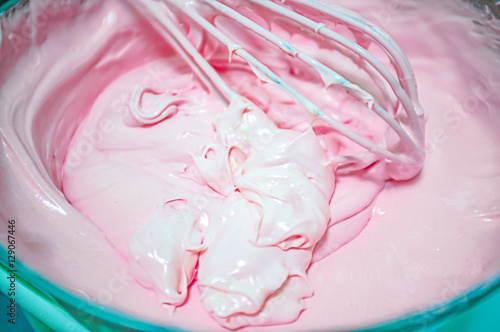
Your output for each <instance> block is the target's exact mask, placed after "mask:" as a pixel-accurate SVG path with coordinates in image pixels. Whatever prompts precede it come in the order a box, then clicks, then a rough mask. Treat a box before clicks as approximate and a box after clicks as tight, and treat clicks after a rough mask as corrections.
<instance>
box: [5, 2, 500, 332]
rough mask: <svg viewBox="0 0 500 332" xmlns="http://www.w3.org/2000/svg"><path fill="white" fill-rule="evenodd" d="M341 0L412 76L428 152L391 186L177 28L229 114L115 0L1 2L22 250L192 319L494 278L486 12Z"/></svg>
mask: <svg viewBox="0 0 500 332" xmlns="http://www.w3.org/2000/svg"><path fill="white" fill-rule="evenodd" d="M327 2H330V1H327ZM331 2H333V1H331ZM344 2H345V5H346V6H348V8H351V9H354V10H356V11H358V12H359V13H361V14H363V15H365V16H366V17H368V18H369V19H371V20H372V21H374V22H375V23H376V24H379V25H380V26H381V27H382V28H384V29H386V30H387V31H388V32H389V33H390V34H391V35H392V36H393V37H394V38H395V39H396V40H397V41H398V43H400V45H401V47H402V48H403V50H404V51H405V53H406V54H407V55H408V57H409V59H410V62H411V64H412V66H413V69H414V70H415V73H416V77H417V82H418V84H419V95H420V100H421V103H422V106H423V108H424V109H425V112H426V116H427V125H426V132H427V139H426V149H427V159H426V162H425V167H424V170H423V171H422V173H420V174H419V175H418V176H417V177H416V178H414V179H413V180H411V181H407V182H396V181H389V180H388V179H389V178H390V176H389V175H388V174H387V171H386V169H385V165H384V164H382V163H377V164H376V165H374V166H372V167H369V168H366V169H363V170H360V171H357V172H351V173H345V172H342V170H341V169H337V163H336V160H335V156H337V155H340V154H348V153H353V152H357V151H362V148H360V147H358V146H357V145H356V144H354V143H351V142H350V141H348V140H347V139H345V138H343V137H342V136H341V135H339V134H337V133H335V131H333V130H332V129H330V128H329V127H327V126H325V125H324V124H321V123H317V122H315V123H314V125H313V126H312V127H310V126H309V122H308V118H307V116H305V115H304V113H303V112H302V111H301V110H300V108H299V107H298V106H296V105H295V104H294V103H293V102H291V101H290V99H289V98H288V97H287V96H286V95H284V94H283V93H282V92H280V91H279V89H278V88H277V87H275V86H272V85H267V84H265V85H262V84H261V82H260V80H259V79H258V78H257V77H256V76H255V75H254V73H253V72H252V71H251V70H250V69H249V68H247V67H245V65H244V64H243V63H242V62H241V61H240V59H238V58H236V57H233V59H232V62H231V64H228V63H227V55H228V54H227V49H225V48H224V47H221V46H218V44H217V43H215V42H214V41H213V40H211V39H208V40H205V39H203V38H201V36H200V34H199V33H197V31H195V30H194V29H193V31H191V32H190V39H191V40H192V42H193V43H195V44H196V45H201V46H200V48H201V50H202V53H203V54H204V56H205V57H206V58H209V59H210V62H211V64H212V65H214V67H215V68H216V69H217V70H218V71H219V72H220V73H221V75H222V76H223V78H224V79H225V80H226V81H227V82H228V83H229V85H230V86H231V87H232V88H233V89H234V90H235V91H236V92H238V93H240V94H242V95H243V96H245V97H246V98H248V99H249V100H250V101H252V102H254V103H255V105H252V104H251V102H249V101H246V100H244V99H238V100H235V101H234V102H233V103H231V105H230V106H229V107H227V105H226V103H225V102H224V101H223V100H222V99H221V98H220V96H219V95H218V94H215V93H213V92H211V91H210V90H209V89H207V88H206V87H205V86H204V85H203V83H202V82H201V81H199V80H198V79H197V78H196V75H195V74H193V72H192V70H191V69H190V67H189V66H188V64H187V63H186V62H185V61H184V59H183V58H182V57H181V56H180V55H178V54H176V52H175V51H174V50H173V49H172V48H171V47H170V46H169V44H168V43H166V42H165V41H164V39H163V37H161V36H160V35H159V33H158V32H157V31H156V29H155V28H153V27H152V26H151V25H150V24H149V21H150V20H149V17H148V13H147V11H144V12H140V13H139V12H137V10H136V9H135V7H133V6H131V5H129V4H128V3H127V2H124V1H118V0H108V1H106V2H103V3H101V2H98V1H88V2H86V3H85V4H83V5H78V6H77V5H75V4H63V3H64V2H62V1H56V0H55V1H52V2H51V3H50V4H49V5H47V2H45V1H32V5H31V6H30V9H29V11H28V10H26V11H25V12H24V13H17V15H13V16H10V17H4V18H3V19H2V35H1V37H2V38H1V44H0V54H1V61H0V72H1V73H2V74H1V75H0V86H1V87H2V88H1V95H0V105H1V106H2V112H1V113H0V130H1V135H2V136H1V138H2V143H3V144H2V158H1V159H0V169H1V177H0V181H1V183H2V185H1V186H0V188H1V189H0V200H1V201H2V205H1V209H0V215H1V218H2V220H8V218H15V219H16V220H18V223H17V227H18V232H19V234H20V235H19V243H18V252H19V255H20V257H21V259H22V260H23V261H24V262H26V263H28V264H29V265H30V266H31V267H32V268H34V269H35V270H36V271H38V272H40V273H42V274H44V275H46V276H47V277H49V278H50V279H51V280H53V281H54V282H56V283H58V284H61V285H63V286H64V287H66V288H68V289H70V290H73V291H75V292H77V293H78V294H80V295H82V296H84V297H86V298H89V299H92V300H94V301H96V302H99V303H101V304H105V305H109V306H112V307H114V308H117V309H119V310H122V311H124V312H126V313H130V314H132V315H134V316H137V317H141V318H143V319H146V320H150V321H154V322H157V323H160V324H172V325H176V326H179V327H183V328H186V329H191V330H224V327H226V328H231V329H235V328H239V327H242V326H248V325H250V326H255V330H256V331H259V330H264V329H265V330H266V331H273V330H282V329H283V328H284V327H283V325H276V324H290V325H287V326H286V329H287V330H290V331H302V330H324V329H352V328H356V327H362V326H367V325H370V324H373V323H377V322H380V321H383V320H386V319H390V318H396V317H398V316H400V315H402V314H405V313H408V312H412V311H416V310H419V309H422V308H425V307H428V306H430V305H433V304H436V303H439V302H441V301H444V300H446V299H448V298H451V297H453V296H455V295H458V293H460V292H461V291H463V290H465V289H467V288H469V287H471V286H473V285H474V284H476V283H478V282H480V281H483V280H484V279H486V278H488V277H490V276H492V275H493V274H495V273H496V272H498V271H499V270H500V256H499V255H498V252H500V206H499V205H498V202H499V201H500V192H499V190H498V188H500V147H499V146H498V141H499V139H500V132H499V131H498V127H499V125H500V112H499V110H498V105H500V69H499V68H500V66H499V59H498V56H497V55H496V53H495V52H497V53H498V45H496V44H495V41H494V37H495V34H494V33H495V31H498V25H497V24H496V23H494V22H487V21H486V20H485V19H484V18H482V17H480V14H479V13H476V12H474V11H473V10H472V9H470V8H469V6H467V5H466V4H464V3H461V2H457V1H448V2H447V3H439V4H436V3H434V2H433V1H430V0H429V1H420V2H418V3H416V2H412V1H400V2H397V3H393V2H391V3H387V2H386V1H369V2H367V1H361V0H357V1H344ZM44 17H45V18H46V21H42V18H44ZM26 18H27V22H28V23H23V22H24V20H25V19H26ZM474 20H477V21H478V22H483V23H482V24H474V23H473V21H474ZM219 23H220V24H221V25H222V26H225V27H227V28H228V29H230V30H231V28H232V31H234V33H233V37H234V38H236V39H238V40H241V41H242V44H243V42H245V45H247V44H249V45H250V51H251V53H252V54H254V55H256V57H258V58H260V59H264V60H265V61H264V62H265V64H266V65H268V66H269V67H270V68H272V69H273V70H274V71H275V72H276V73H279V74H280V75H281V76H282V77H283V78H285V80H287V81H288V82H291V84H293V85H294V86H296V87H297V88H299V89H300V90H301V92H303V93H304V94H305V95H306V96H307V97H309V98H310V99H312V100H314V101H315V102H316V103H317V104H318V106H320V107H321V108H322V109H323V110H325V111H327V112H329V113H331V114H337V115H338V116H339V117H340V119H342V121H345V122H350V123H351V125H352V126H353V127H355V128H356V130H357V131H358V132H361V133H363V134H364V135H365V136H370V137H381V136H383V133H384V132H385V129H386V127H385V125H384V124H383V123H382V122H381V121H380V120H379V119H378V118H377V117H376V116H375V115H373V114H370V113H367V112H368V111H367V110H366V108H364V105H362V104H361V103H358V102H356V101H354V100H353V99H352V98H351V97H349V96H348V95H347V94H346V93H345V92H344V91H343V90H341V89H337V88H335V87H331V88H329V89H328V92H326V90H325V88H324V84H323V82H322V81H321V79H320V78H318V77H315V76H314V75H312V74H309V72H308V71H307V70H306V68H304V67H302V66H301V65H300V64H298V63H296V62H294V61H293V60H292V59H291V58H287V57H285V56H284V55H282V54H281V53H280V52H279V51H278V50H275V49H274V48H272V47H270V46H269V47H261V46H262V45H267V44H266V43H265V42H261V41H260V40H258V39H250V37H249V35H247V34H246V33H244V32H242V31H241V30H239V29H237V28H234V27H235V26H236V25H234V26H233V25H231V24H234V23H231V22H230V21H227V22H225V21H223V20H222V19H221V21H220V22H219ZM27 27H31V32H30V35H29V36H26V34H27V33H28V32H29V31H28V30H29V29H28V28H27ZM338 29H339V31H342V32H343V33H346V34H347V35H348V34H349V33H350V32H349V31H347V30H342V27H339V28H338ZM495 29H496V30H495ZM27 31H28V32H27ZM89 31H91V32H92V33H90V34H89ZM272 31H273V32H275V33H277V34H279V35H280V36H283V37H286V39H287V40H290V41H292V42H293V43H295V44H298V45H306V46H307V51H308V53H310V54H311V55H313V56H315V57H316V58H318V59H320V60H321V61H323V62H325V63H327V64H330V65H331V66H332V67H334V68H335V69H336V70H338V71H339V72H341V73H342V74H344V75H346V76H348V77H350V78H351V79H352V80H354V81H356V82H359V84H360V85H363V86H364V87H366V86H368V87H369V90H370V91H369V92H370V93H371V94H372V95H374V96H375V97H376V98H377V99H378V100H385V103H386V104H388V105H389V104H391V103H393V102H394V101H393V100H392V99H391V97H388V96H385V95H384V94H383V92H382V90H381V89H380V88H379V87H377V85H376V84H370V82H372V78H371V77H370V76H369V75H368V74H367V73H366V72H365V71H364V70H362V69H361V68H360V67H358V65H357V64H356V63H354V62H353V61H352V60H350V59H349V57H346V56H345V54H343V53H342V52H341V50H340V49H337V50H334V51H325V49H324V45H323V43H322V42H321V41H320V40H319V39H314V38H315V37H312V38H313V40H311V39H310V38H304V36H303V35H301V34H298V33H297V32H296V31H295V30H294V28H293V27H291V26H288V25H287V24H284V23H282V22H281V23H279V22H278V23H274V24H273V25H272ZM83 41H85V42H83ZM370 50H371V51H373V52H377V49H376V48H373V50H372V49H370ZM261 109H262V110H261ZM157 110H160V111H161V112H156V111H157ZM155 112H156V113H155ZM138 114H142V115H138ZM146 117H148V119H149V120H147V121H145V120H144V119H145V118H146ZM145 122H147V123H145ZM290 188H293V190H290ZM257 221H258V222H257ZM6 230H7V227H2V230H1V232H3V233H2V241H4V240H3V239H5V236H3V235H4V232H6ZM161 262H168V264H162V263H161ZM311 263H312V264H311ZM166 266H167V268H165V267H166ZM193 317H196V319H193ZM260 325H264V326H265V327H257V326H260Z"/></svg>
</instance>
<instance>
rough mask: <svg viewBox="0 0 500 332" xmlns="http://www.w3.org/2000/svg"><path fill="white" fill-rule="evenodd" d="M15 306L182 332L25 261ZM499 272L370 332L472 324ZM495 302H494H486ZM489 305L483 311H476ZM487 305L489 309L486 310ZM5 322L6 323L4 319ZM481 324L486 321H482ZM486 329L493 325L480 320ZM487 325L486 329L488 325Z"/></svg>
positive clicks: (85, 322) (51, 320)
mask: <svg viewBox="0 0 500 332" xmlns="http://www.w3.org/2000/svg"><path fill="white" fill-rule="evenodd" d="M26 3H27V1H23V0H8V1H0V15H2V14H4V13H5V11H6V10H7V9H9V8H11V7H14V6H20V5H26ZM473 3H474V4H475V5H476V6H478V7H480V8H482V9H484V10H486V11H487V12H488V13H490V15H492V16H495V15H498V13H499V9H500V7H499V6H496V5H495V4H496V3H497V2H496V1H491V0H485V1H473ZM7 251H8V248H5V247H4V246H0V284H1V285H2V290H4V289H8V286H9V280H8V276H9V274H10V272H9V269H8V266H9V265H8V261H7V256H8V254H7ZM16 270H17V272H16V275H17V276H16V278H17V279H16V290H17V291H16V301H17V303H18V304H19V305H20V306H21V307H22V309H23V310H24V312H25V314H26V316H27V319H28V320H29V322H30V323H31V325H32V326H33V328H34V329H35V330H36V331H51V330H56V331H88V330H91V331H133V330H140V331H181V330H180V329H177V328H175V327H168V326H160V325H157V324H154V323H150V322H147V321H144V320H141V319H138V318H136V317H133V316H130V315H128V314H125V313H123V312H120V311H118V310H115V309H113V308H110V307H107V306H104V305H101V304H99V303H96V302H92V301H89V300H88V299H86V298H84V297H82V296H79V295H77V294H75V293H73V292H70V291H68V290H66V289H65V288H63V287H61V286H59V285H57V284H55V283H53V282H51V281H50V280H49V279H47V278H46V277H44V276H43V275H40V274H38V273H37V272H35V271H34V270H32V269H31V268H30V267H29V266H27V265H25V264H23V262H21V261H19V260H17V262H16ZM499 299H500V271H499V273H497V274H496V275H495V276H493V277H491V278H489V279H487V280H485V281H483V282H481V283H480V284H478V285H476V286H474V287H471V288H469V289H467V290H466V291H464V292H462V293H461V294H458V295H457V296H455V297H453V298H451V299H449V300H446V301H444V302H441V303H439V304H437V305H434V306H431V307H428V308H425V309H423V310H420V311H417V312H412V313H409V314H406V315H404V316H401V317H399V318H397V319H393V320H390V321H386V322H383V323H381V324H377V325H375V326H371V327H369V328H366V329H365V330H366V331H408V330H438V329H445V328H446V327H447V326H448V328H450V329H454V330H456V328H457V324H461V323H460V322H462V321H463V319H464V318H460V319H462V321H461V320H456V316H458V315H462V316H463V314H467V313H469V314H470V316H469V319H477V318H478V317H482V316H481V314H484V313H488V312H493V313H494V312H495V310H496V311H497V312H498V311H500V301H499ZM486 302H491V303H486ZM481 303H484V304H483V306H482V307H481V311H479V312H478V311H476V312H474V309H473V308H474V307H475V306H476V305H478V304H481ZM485 305H486V306H485ZM2 319H4V318H2ZM481 319H482V318H481ZM490 319H491V323H492V324H496V326H497V327H498V326H499V322H498V318H496V317H494V316H493V317H490ZM481 323H482V324H488V321H485V320H484V319H482V320H481ZM485 326H487V325H485Z"/></svg>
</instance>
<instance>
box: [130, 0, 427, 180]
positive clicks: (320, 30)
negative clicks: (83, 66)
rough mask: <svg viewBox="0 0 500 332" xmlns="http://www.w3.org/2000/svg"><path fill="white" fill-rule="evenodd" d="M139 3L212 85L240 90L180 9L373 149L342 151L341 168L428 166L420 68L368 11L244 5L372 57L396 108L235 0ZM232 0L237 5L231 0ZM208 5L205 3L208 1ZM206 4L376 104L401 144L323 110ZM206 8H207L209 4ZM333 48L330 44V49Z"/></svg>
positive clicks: (408, 170) (262, 0) (300, 4)
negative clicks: (210, 58) (198, 41)
mask: <svg viewBox="0 0 500 332" xmlns="http://www.w3.org/2000/svg"><path fill="white" fill-rule="evenodd" d="M133 3H134V4H135V5H136V7H138V6H141V7H142V8H138V9H141V10H148V11H149V12H151V13H153V14H154V16H155V17H156V19H157V22H152V23H153V24H155V25H156V27H157V28H158V30H159V31H160V32H161V33H162V34H163V36H164V37H166V38H168V39H170V41H172V42H173V43H172V44H173V46H174V47H176V48H177V50H178V51H179V52H183V53H184V54H187V55H188V56H189V58H190V59H191V60H192V63H191V64H192V65H193V68H194V69H195V72H196V73H197V74H198V75H199V76H200V78H201V79H202V80H204V82H205V83H206V84H209V85H211V86H213V87H215V88H216V89H217V90H218V92H220V93H221V94H222V95H223V96H224V97H225V98H227V99H228V100H229V101H231V100H233V99H234V98H235V97H237V96H238V94H237V93H236V92H234V91H233V90H232V89H231V88H230V87H229V85H228V84H227V83H226V82H225V81H224V79H222V77H221V76H220V75H219V74H218V72H217V71H216V70H215V69H214V68H213V67H212V66H211V65H210V64H209V63H208V62H207V60H206V59H205V58H204V57H203V56H202V55H201V54H200V53H199V52H198V50H197V49H196V48H195V47H194V46H193V45H192V44H191V43H190V41H189V40H188V38H187V37H186V36H185V34H184V33H182V32H181V30H180V29H179V26H178V24H176V22H175V16H173V15H174V14H173V13H182V15H184V16H187V17H189V19H190V20H192V22H193V24H197V25H198V26H199V27H200V28H202V29H203V30H205V31H206V32H207V33H209V34H210V35H212V36H213V37H214V38H216V39H217V40H218V41H219V42H220V43H222V44H223V45H225V46H226V47H227V48H228V50H229V61H231V57H233V56H238V57H240V58H241V59H243V60H244V61H245V62H246V63H247V64H248V65H249V66H250V67H251V69H252V70H253V72H254V73H255V74H256V75H257V76H258V77H259V79H261V80H262V81H264V82H267V83H272V84H276V85H277V86H279V87H280V88H281V89H282V90H283V91H284V92H286V93H287V94H288V95H289V96H290V97H291V98H292V99H293V100H294V101H295V102H296V103H297V104H298V105H300V106H301V108H303V109H304V110H305V111H306V112H307V113H308V114H309V115H310V116H312V117H313V119H320V120H322V121H324V122H325V123H326V124H328V125H329V126H330V127H332V128H333V129H334V130H336V131H337V132H338V133H341V134H342V135H344V136H345V137H347V138H348V139H350V140H352V141H353V142H355V143H357V144H358V145H360V146H362V147H363V148H365V149H366V150H367V151H365V152H361V153H356V154H352V155H345V156H337V157H336V159H337V161H338V163H339V170H342V169H348V170H356V169H361V168H364V167H367V166H369V165H371V164H373V163H374V162H376V161H378V160H385V161H386V163H387V165H388V170H389V174H390V176H391V177H392V178H393V179H396V180H405V179H409V178H412V177H414V176H415V175H416V174H418V173H419V172H420V170H421V169H422V167H423V163H424V159H425V152H424V135H425V134H424V112H423V110H422V108H421V106H420V104H419V101H418V96H417V88H416V82H415V76H414V73H413V70H412V68H411V66H410V64H409V61H408V59H407V57H406V55H405V54H404V52H403V51H402V49H401V48H400V47H399V46H398V44H397V43H396V42H395V41H394V39H392V38H391V37H390V36H389V35H388V34H387V33H386V32H385V31H383V30H382V29H380V28H379V27H377V26H375V25H374V24H373V23H371V22H370V21H368V20H367V19H366V18H364V17H363V16H361V15H359V14H358V13H356V12H353V11H351V10H348V9H346V8H344V7H342V6H338V5H326V4H323V3H321V2H318V1H315V0H287V1H286V2H285V1H271V0H245V1H240V2H238V5H239V6H250V5H251V6H253V7H255V8H261V9H262V10H266V11H269V12H271V13H273V15H276V16H278V17H282V18H284V19H287V20H289V21H291V22H294V23H296V24H299V25H300V26H301V28H302V29H304V30H310V31H312V32H314V33H315V34H317V35H318V36H320V37H321V38H323V39H324V40H325V41H328V42H333V43H336V44H338V45H341V46H342V47H343V48H345V49H346V50H349V51H350V52H352V54H355V55H357V56H358V57H359V58H360V59H363V60H364V61H365V62H366V63H368V64H369V65H370V66H371V67H372V68H374V69H375V71H376V72H378V74H379V75H380V77H382V78H383V79H384V81H385V83H384V84H385V87H386V89H387V90H391V91H392V94H393V95H394V96H395V98H396V99H397V103H396V104H395V105H394V106H392V107H386V108H384V107H382V106H381V105H380V103H379V102H377V100H376V99H375V98H374V97H373V96H372V94H370V93H369V92H368V91H367V90H366V89H364V88H363V87H361V86H359V85H357V84H354V83H353V82H351V81H349V80H348V79H347V78H345V77H344V76H342V75H341V74H339V73H338V72H336V71H335V70H333V69H332V68H331V67H329V66H327V65H325V64H323V63H322V62H320V61H318V60H317V59H315V58H314V57H312V56H310V55H308V54H307V52H305V51H303V50H301V48H300V47H297V46H294V45H292V44H291V43H290V42H288V41H286V40H284V39H282V38H280V37H278V36H277V35H276V34H274V33H273V32H271V31H270V30H269V29H267V28H265V27H263V26H262V25H259V24H257V23H256V22H254V21H253V20H251V19H250V18H248V17H247V16H244V15H243V14H241V13H240V12H238V11H237V10H236V9H234V8H240V7H238V6H235V5H234V1H232V0H224V1H219V0H193V1H184V0H163V1H162V0H160V1H154V0H138V1H133ZM228 3H231V4H232V5H229V4H228ZM202 6H203V8H202ZM206 7H209V8H211V9H212V10H213V12H214V14H212V15H219V16H225V17H227V18H229V19H232V20H234V21H236V22H238V23H239V24H241V26H242V27H244V28H246V29H248V30H249V31H252V32H253V33H255V34H256V35H258V36H260V37H262V38H264V39H265V40H267V41H268V42H269V43H271V44H274V45H275V46H277V47H279V48H280V49H281V50H282V51H283V52H284V53H285V54H286V55H289V56H291V57H293V58H295V59H298V60H299V61H301V62H302V63H304V64H306V65H307V66H308V67H309V68H310V69H311V70H312V71H314V72H316V73H317V74H318V75H319V76H320V77H321V79H322V80H323V82H324V83H325V85H326V86H327V87H328V86H330V85H336V86H341V87H342V88H344V89H345V90H346V91H347V92H348V93H349V94H350V95H351V96H353V97H354V98H355V99H357V100H358V101H359V102H361V103H363V104H364V105H365V106H366V107H367V108H368V109H369V110H371V111H373V112H374V113H375V114H377V115H378V116H379V117H380V118H382V119H383V121H385V122H386V123H387V125H388V126H389V127H390V128H391V129H392V130H393V132H394V133H395V134H396V135H397V140H398V142H397V143H396V144H394V142H392V143H391V144H386V143H384V140H383V139H378V140H375V141H374V140H373V138H369V137H364V136H362V135H361V134H359V133H356V132H355V131H353V130H352V129H351V128H349V127H348V126H347V125H345V124H343V123H341V121H339V120H337V119H336V118H335V117H334V116H332V115H330V114H327V113H326V112H324V111H322V110H321V109H320V108H319V107H318V106H316V104H315V103H314V101H312V100H309V99H308V98H306V97H305V96H304V95H302V94H301V93H299V92H298V91H297V90H296V89H294V88H293V87H292V86H291V85H290V84H288V83H287V82H286V81H285V80H283V79H282V78H281V77H280V76H278V75H277V74H275V73H274V72H273V71H272V70H271V69H270V68H268V67H267V66H266V65H264V64H263V63H262V62H261V61H259V60H258V59H257V58H256V57H254V56H253V55H252V54H251V53H250V52H249V51H248V50H247V49H245V46H243V45H239V44H237V43H236V42H235V41H233V40H232V39H231V38H230V37H229V36H228V35H227V34H224V33H223V31H221V29H219V28H218V27H217V26H216V25H215V24H214V23H212V22H211V21H210V19H208V18H207V17H206V15H205V16H204V15H203V13H204V12H206ZM297 8H304V9H306V10H307V11H316V12H318V13H321V15H318V16H319V17H327V18H328V19H329V20H330V21H333V22H335V24H340V25H343V26H345V27H347V28H349V29H351V30H352V31H355V32H356V33H358V34H362V35H363V38H365V39H366V38H367V39H369V40H370V41H372V42H374V43H376V44H377V45H378V46H379V47H380V48H381V49H382V50H383V52H384V53H385V55H386V56H387V57H388V58H389V59H390V61H391V64H392V66H393V71H391V70H390V69H389V68H388V67H387V66H386V65H384V64H383V63H382V62H381V61H380V60H379V59H378V58H377V57H376V56H375V55H373V54H372V53H370V52H369V51H368V47H363V46H362V45H361V44H362V43H358V42H356V41H352V40H351V39H348V38H347V37H345V36H343V35H342V34H340V33H339V32H336V31H334V30H332V29H330V28H329V27H328V26H327V24H325V23H322V22H320V21H319V20H313V19H311V18H309V17H306V16H304V15H302V14H299V13H298V11H297ZM202 9H203V10H202ZM325 52H327V51H325ZM134 117H135V118H136V119H140V117H141V116H140V114H135V115H134Z"/></svg>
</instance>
